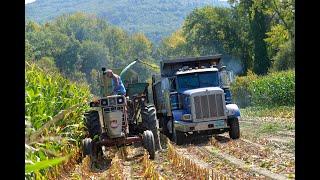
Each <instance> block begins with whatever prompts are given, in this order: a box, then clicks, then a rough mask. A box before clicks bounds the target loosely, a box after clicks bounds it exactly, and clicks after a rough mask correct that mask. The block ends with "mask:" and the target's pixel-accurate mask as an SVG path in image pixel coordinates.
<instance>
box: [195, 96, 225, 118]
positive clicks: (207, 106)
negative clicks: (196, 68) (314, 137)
mask: <svg viewBox="0 0 320 180" xmlns="http://www.w3.org/2000/svg"><path fill="white" fill-rule="evenodd" d="M222 98H223V97H222V94H210V95H202V96H195V97H194V109H195V115H196V119H197V120H202V119H207V118H217V117H221V116H224V109H223V99H222Z"/></svg>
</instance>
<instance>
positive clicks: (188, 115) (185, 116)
mask: <svg viewBox="0 0 320 180" xmlns="http://www.w3.org/2000/svg"><path fill="white" fill-rule="evenodd" d="M182 120H185V121H190V120H191V114H184V115H182Z"/></svg>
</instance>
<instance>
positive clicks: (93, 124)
mask: <svg viewBox="0 0 320 180" xmlns="http://www.w3.org/2000/svg"><path fill="white" fill-rule="evenodd" d="M84 117H85V118H84V119H85V125H86V127H87V129H88V132H89V137H90V138H91V139H94V136H96V135H100V134H101V125H100V120H99V113H98V111H95V110H91V111H89V112H86V113H85V114H84Z"/></svg>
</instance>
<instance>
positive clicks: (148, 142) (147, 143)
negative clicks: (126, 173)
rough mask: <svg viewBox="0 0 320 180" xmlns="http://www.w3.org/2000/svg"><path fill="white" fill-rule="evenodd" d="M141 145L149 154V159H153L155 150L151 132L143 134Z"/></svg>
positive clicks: (147, 131)
mask: <svg viewBox="0 0 320 180" xmlns="http://www.w3.org/2000/svg"><path fill="white" fill-rule="evenodd" d="M143 145H144V147H145V148H146V149H147V151H148V152H149V155H150V157H149V159H154V158H155V154H156V148H155V144H154V137H153V133H152V131H150V130H146V131H144V132H143Z"/></svg>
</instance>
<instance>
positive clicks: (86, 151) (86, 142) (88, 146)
mask: <svg viewBox="0 0 320 180" xmlns="http://www.w3.org/2000/svg"><path fill="white" fill-rule="evenodd" d="M82 153H83V156H87V155H92V139H91V138H85V139H83V140H82Z"/></svg>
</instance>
